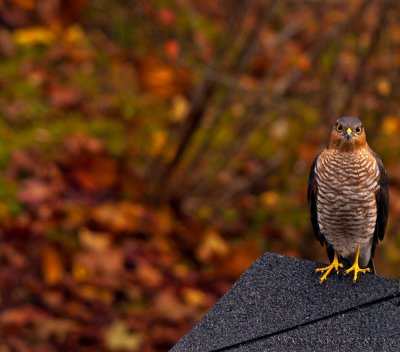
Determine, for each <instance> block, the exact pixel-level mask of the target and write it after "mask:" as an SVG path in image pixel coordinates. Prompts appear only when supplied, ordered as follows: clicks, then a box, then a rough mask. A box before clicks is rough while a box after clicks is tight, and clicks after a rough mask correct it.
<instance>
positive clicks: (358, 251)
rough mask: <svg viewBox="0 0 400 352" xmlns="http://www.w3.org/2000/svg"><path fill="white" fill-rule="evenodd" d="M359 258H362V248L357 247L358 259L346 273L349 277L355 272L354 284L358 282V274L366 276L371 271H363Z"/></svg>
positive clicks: (366, 269)
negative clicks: (359, 264)
mask: <svg viewBox="0 0 400 352" xmlns="http://www.w3.org/2000/svg"><path fill="white" fill-rule="evenodd" d="M359 256H360V246H358V247H357V253H356V259H355V260H354V264H353V265H352V266H351V267H350V268H349V269H347V270H346V271H345V272H344V274H345V275H348V274H350V273H351V272H352V271H354V276H353V282H356V281H357V276H358V273H363V274H365V273H368V272H370V271H371V269H370V268H365V269H361V268H360V267H359V266H358V258H359Z"/></svg>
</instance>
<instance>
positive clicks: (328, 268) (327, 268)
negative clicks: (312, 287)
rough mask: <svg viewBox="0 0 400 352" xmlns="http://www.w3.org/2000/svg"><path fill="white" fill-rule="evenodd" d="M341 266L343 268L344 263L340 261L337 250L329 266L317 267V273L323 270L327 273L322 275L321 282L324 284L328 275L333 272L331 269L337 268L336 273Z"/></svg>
mask: <svg viewBox="0 0 400 352" xmlns="http://www.w3.org/2000/svg"><path fill="white" fill-rule="evenodd" d="M339 268H343V264H342V263H339V260H338V256H337V253H336V251H335V256H334V257H333V261H332V263H330V264H329V265H328V266H325V267H323V268H317V269H315V272H316V273H321V272H322V273H323V272H324V271H325V274H324V275H322V276H321V279H320V283H321V284H322V283H323V282H324V281H325V280H326V278H327V277H328V275H329V274H330V273H331V271H332V270H333V269H335V271H336V274H338V273H339Z"/></svg>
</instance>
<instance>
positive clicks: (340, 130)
mask: <svg viewBox="0 0 400 352" xmlns="http://www.w3.org/2000/svg"><path fill="white" fill-rule="evenodd" d="M336 131H338V132H342V131H343V126H342V125H341V124H340V123H339V124H338V125H337V126H336Z"/></svg>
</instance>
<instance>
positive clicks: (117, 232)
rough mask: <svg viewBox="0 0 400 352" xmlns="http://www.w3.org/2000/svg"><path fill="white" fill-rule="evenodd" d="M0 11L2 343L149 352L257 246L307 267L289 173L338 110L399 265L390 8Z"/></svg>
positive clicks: (289, 4) (381, 252) (18, 7)
mask: <svg viewBox="0 0 400 352" xmlns="http://www.w3.org/2000/svg"><path fill="white" fill-rule="evenodd" d="M50 3H51V4H52V5H51V6H50V5H48V4H50ZM46 4H47V6H46ZM321 8H322V9H323V11H321ZM344 9H345V11H344ZM0 10H1V11H0V19H1V23H2V24H3V27H2V28H1V29H0V55H1V62H0V87H1V94H0V114H1V119H0V167H1V173H0V223H1V232H0V351H1V352H11V351H18V352H25V351H40V352H42V351H43V352H46V351H69V350H71V351H77V352H79V351H166V350H168V349H169V348H171V347H172V346H173V345H174V343H175V342H176V341H177V340H178V339H179V338H180V337H181V336H182V335H184V334H185V333H186V332H187V331H188V330H189V329H190V328H191V327H192V326H193V324H194V323H195V322H196V321H198V320H199V319H200V318H201V317H202V316H203V315H204V314H205V312H206V311H207V310H208V309H209V308H210V307H211V306H212V305H213V304H214V303H215V302H216V300H217V299H218V298H219V297H220V296H221V295H222V294H223V293H224V292H225V291H226V290H227V289H228V288H229V287H230V286H231V285H232V283H233V282H234V281H235V280H236V279H237V278H238V277H239V276H240V274H241V273H242V272H243V271H245V270H246V268H247V267H248V266H249V265H250V264H251V263H252V262H253V261H254V260H255V259H256V258H257V257H258V256H260V255H261V254H262V253H263V252H264V251H266V250H269V251H276V252H279V253H282V254H287V255H292V256H296V257H304V258H308V259H312V260H318V261H325V260H326V257H325V254H324V252H323V250H322V249H321V248H320V246H319V243H318V242H317V241H316V240H315V239H314V238H313V235H312V231H311V227H310V224H309V219H308V213H307V206H306V188H307V177H308V170H309V167H310V165H311V163H312V160H313V158H314V156H315V154H316V153H317V151H318V149H319V148H320V147H322V146H323V145H324V143H326V140H327V135H328V133H329V130H330V128H331V127H330V126H331V124H332V121H334V120H335V119H336V118H337V117H338V116H340V115H343V114H355V115H357V116H359V117H360V118H361V119H362V120H363V121H364V124H365V126H366V130H367V134H368V138H369V141H370V145H371V146H372V147H373V148H374V150H376V151H377V152H378V153H379V154H380V155H381V156H382V159H383V161H384V163H385V165H386V167H387V169H388V173H389V181H390V191H391V201H392V203H391V204H392V209H391V219H390V221H389V229H388V235H387V237H388V238H387V239H386V240H385V242H384V244H383V245H381V246H380V247H379V248H378V250H377V267H378V271H379V272H380V273H382V274H384V275H386V276H389V277H396V276H397V275H398V270H397V268H398V266H399V264H400V261H399V258H400V257H399V255H398V253H399V249H400V235H399V226H400V224H399V223H398V220H396V219H400V217H399V216H397V217H396V215H398V214H399V213H400V206H399V204H400V203H399V201H400V188H399V187H400V169H399V163H398V157H399V156H400V141H399V140H398V138H397V136H398V133H399V132H400V115H399V110H398V109H399V103H398V102H399V101H400V100H399V95H400V92H399V91H398V89H397V88H396V87H398V86H399V84H398V83H400V82H399V81H400V74H399V69H398V57H399V55H400V49H399V48H400V45H399V44H400V36H399V33H400V27H399V25H398V23H399V21H398V18H399V17H400V12H399V8H398V5H395V3H394V2H390V1H388V2H386V1H382V2H370V1H361V0H360V1H358V0H357V1H355V0H354V1H351V2H350V5H349V3H348V2H340V1H339V2H337V1H326V2H325V3H324V5H322V4H319V2H296V3H294V2H293V1H289V0H288V1H286V0H284V1H266V0H265V1H264V0H257V1H240V2H238V1H235V0H232V1H225V2H224V1H215V2H210V3H209V4H207V2H202V1H196V0H193V1H192V0H168V1H148V2H143V4H140V5H138V4H135V5H133V4H129V3H127V2H126V1H122V0H119V1H113V2H108V1H103V0H100V1H92V2H91V1H86V0H73V1H63V0H58V1H52V2H48V1H45V0H23V1H22V0H10V1H6V2H4V3H2V4H0ZM344 14H346V15H345V16H344ZM316 280H318V277H316Z"/></svg>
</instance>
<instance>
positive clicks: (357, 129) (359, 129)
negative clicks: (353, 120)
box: [355, 126, 362, 134]
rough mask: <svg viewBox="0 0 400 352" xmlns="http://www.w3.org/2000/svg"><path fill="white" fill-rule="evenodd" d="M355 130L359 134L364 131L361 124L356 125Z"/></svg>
mask: <svg viewBox="0 0 400 352" xmlns="http://www.w3.org/2000/svg"><path fill="white" fill-rule="evenodd" d="M355 131H356V133H357V134H360V133H361V131H362V128H361V126H358V127H356V129H355Z"/></svg>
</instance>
